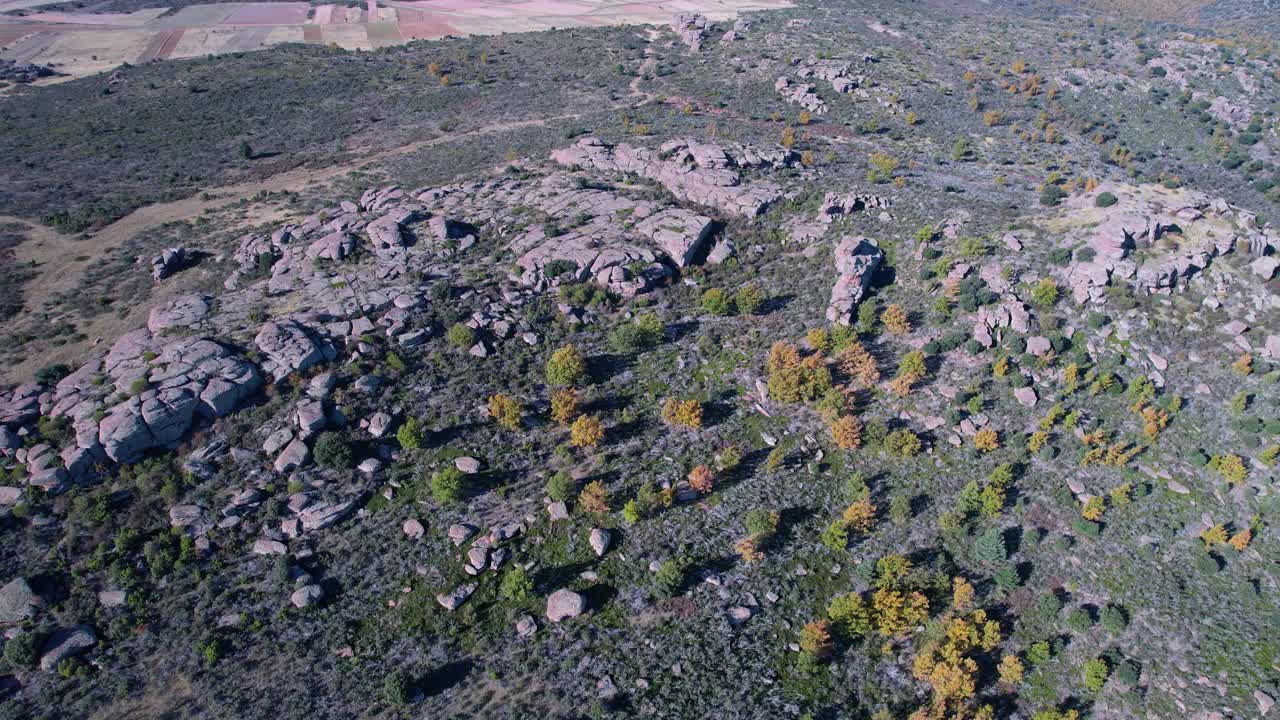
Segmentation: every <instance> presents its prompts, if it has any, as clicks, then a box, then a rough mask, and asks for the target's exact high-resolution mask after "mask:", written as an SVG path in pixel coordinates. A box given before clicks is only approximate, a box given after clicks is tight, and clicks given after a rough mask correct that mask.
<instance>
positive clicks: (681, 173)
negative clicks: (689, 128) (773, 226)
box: [551, 137, 793, 218]
mask: <svg viewBox="0 0 1280 720" xmlns="http://www.w3.org/2000/svg"><path fill="white" fill-rule="evenodd" d="M551 159H552V160H555V161H556V162H558V163H560V164H561V165H567V166H577V167H585V168H592V169H596V170H601V171H605V172H622V173H635V174H636V175H640V176H641V177H644V178H647V179H649V180H653V181H654V182H657V183H659V184H660V185H662V186H663V187H665V188H666V189H667V190H669V191H671V194H673V195H675V196H676V197H677V198H678V199H680V200H681V201H683V202H689V203H694V204H697V205H704V206H706V207H710V208H714V209H716V210H718V211H720V212H722V213H724V214H725V215H732V216H737V217H747V218H750V217H755V216H757V215H759V214H761V213H762V212H764V211H765V209H766V208H768V206H769V205H771V204H772V203H774V202H776V201H777V200H778V199H780V198H781V197H782V189H781V188H780V187H778V186H777V185H775V184H774V183H772V182H769V181H766V180H755V181H744V178H743V176H742V174H741V173H740V172H739V171H738V170H737V169H735V168H750V167H760V166H766V165H768V166H775V167H778V166H785V165H787V164H789V163H790V162H792V160H793V157H792V154H791V152H790V151H783V150H779V151H776V152H769V153H760V152H758V151H754V150H745V149H741V148H729V149H727V150H726V149H725V148H721V147H719V146H717V145H711V144H708V143H700V142H697V141H694V140H673V141H671V142H668V143H665V144H664V145H662V146H661V148H659V150H658V151H656V152H655V151H654V150H652V149H650V148H643V147H635V146H632V145H628V144H626V143H622V144H619V145H617V146H613V145H608V144H606V143H605V142H603V141H602V140H599V139H598V138H592V137H587V138H582V139H580V140H578V141H577V142H576V143H574V144H573V145H572V146H570V147H568V148H564V149H561V150H556V151H555V152H553V153H551Z"/></svg>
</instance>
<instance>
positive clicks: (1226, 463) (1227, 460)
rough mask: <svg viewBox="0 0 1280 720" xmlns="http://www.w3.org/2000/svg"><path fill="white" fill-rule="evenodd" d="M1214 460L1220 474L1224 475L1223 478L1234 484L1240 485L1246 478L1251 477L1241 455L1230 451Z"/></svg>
mask: <svg viewBox="0 0 1280 720" xmlns="http://www.w3.org/2000/svg"><path fill="white" fill-rule="evenodd" d="M1214 460H1215V461H1216V464H1217V466H1218V474H1219V475H1221V476H1222V479H1223V480H1226V481H1227V482H1228V483H1230V484H1232V485H1239V484H1241V483H1243V482H1244V481H1245V478H1247V477H1249V469H1248V468H1246V467H1245V465H1244V461H1243V460H1241V459H1240V456H1239V455H1232V454H1230V453H1228V454H1226V455H1219V456H1217V457H1215V458H1214Z"/></svg>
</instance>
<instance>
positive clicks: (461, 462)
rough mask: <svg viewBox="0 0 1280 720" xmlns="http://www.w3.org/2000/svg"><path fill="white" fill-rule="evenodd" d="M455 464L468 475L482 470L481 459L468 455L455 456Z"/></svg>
mask: <svg viewBox="0 0 1280 720" xmlns="http://www.w3.org/2000/svg"><path fill="white" fill-rule="evenodd" d="M453 466H454V467H456V468H458V470H460V471H462V472H464V473H466V474H467V475H475V474H476V473H478V472H480V461H479V460H477V459H475V458H473V457H470V456H466V455H464V456H462V457H459V458H454V460H453Z"/></svg>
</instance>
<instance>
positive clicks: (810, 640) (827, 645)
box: [800, 620, 836, 660]
mask: <svg viewBox="0 0 1280 720" xmlns="http://www.w3.org/2000/svg"><path fill="white" fill-rule="evenodd" d="M800 651H801V652H803V653H805V654H807V655H809V656H811V657H813V658H815V659H818V660H826V659H827V658H829V657H831V656H832V655H833V654H835V651H836V646H835V643H834V642H832V640H831V624H830V623H828V622H827V621H826V620H814V621H812V622H809V623H806V624H805V626H804V627H803V628H802V629H801V630H800Z"/></svg>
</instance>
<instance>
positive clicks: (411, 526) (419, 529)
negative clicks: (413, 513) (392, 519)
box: [400, 518, 427, 540]
mask: <svg viewBox="0 0 1280 720" xmlns="http://www.w3.org/2000/svg"><path fill="white" fill-rule="evenodd" d="M400 529H401V530H402V531H404V534H405V536H407V537H408V538H409V539H410V540H421V539H422V535H423V533H425V532H426V531H427V529H426V528H424V527H423V526H422V523H421V522H419V521H418V519H417V518H409V519H408V520H405V521H404V525H402V526H401V527H400Z"/></svg>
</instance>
